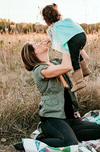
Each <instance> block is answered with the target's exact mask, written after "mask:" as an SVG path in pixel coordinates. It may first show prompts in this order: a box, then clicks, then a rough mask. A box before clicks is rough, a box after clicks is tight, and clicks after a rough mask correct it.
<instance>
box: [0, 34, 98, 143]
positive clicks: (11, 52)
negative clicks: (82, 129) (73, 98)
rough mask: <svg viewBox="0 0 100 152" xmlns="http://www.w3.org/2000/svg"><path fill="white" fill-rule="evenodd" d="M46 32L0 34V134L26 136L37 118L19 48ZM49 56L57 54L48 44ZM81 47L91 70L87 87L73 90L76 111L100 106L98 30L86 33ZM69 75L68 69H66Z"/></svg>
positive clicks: (34, 93) (37, 98)
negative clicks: (76, 100)
mask: <svg viewBox="0 0 100 152" xmlns="http://www.w3.org/2000/svg"><path fill="white" fill-rule="evenodd" d="M46 37H47V35H46V34H29V35H27V34H26V35H23V34H20V35H18V34H16V35H9V34H5V35H0V41H1V40H2V42H4V43H2V44H1V43H0V137H6V139H9V141H10V140H12V139H14V140H16V139H17V138H19V139H20V138H21V137H27V136H29V134H30V133H31V132H32V131H33V130H35V129H36V126H37V123H38V122H39V116H38V103H39V102H40V100H41V99H40V94H39V92H38V90H37V88H36V86H35V84H34V79H33V75H32V73H31V72H27V71H26V70H25V68H24V66H23V64H22V61H21V56H20V51H21V48H22V46H23V44H24V43H25V42H27V41H36V42H40V41H42V40H43V39H45V38H46ZM49 50H50V58H53V57H54V56H57V57H61V56H62V55H61V54H60V53H58V52H57V51H54V50H52V49H51V44H50V45H49ZM85 50H86V52H87V53H88V55H89V56H90V60H89V61H87V64H88V66H89V68H90V69H91V71H92V74H91V75H90V76H89V77H86V78H85V80H86V82H87V87H86V88H84V89H82V90H80V91H78V92H77V97H78V100H79V103H80V110H79V111H80V113H81V114H82V115H83V114H84V113H85V112H88V111H89V110H91V109H98V108H100V59H99V57H100V51H99V50H100V38H99V34H94V35H88V36H87V44H86V46H85ZM69 75H70V77H71V73H69Z"/></svg>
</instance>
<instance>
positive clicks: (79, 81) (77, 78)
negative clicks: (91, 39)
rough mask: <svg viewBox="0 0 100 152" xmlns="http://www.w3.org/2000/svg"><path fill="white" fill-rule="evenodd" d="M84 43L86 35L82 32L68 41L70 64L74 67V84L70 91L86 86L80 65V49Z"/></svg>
mask: <svg viewBox="0 0 100 152" xmlns="http://www.w3.org/2000/svg"><path fill="white" fill-rule="evenodd" d="M85 43H86V36H85V34H84V33H82V34H77V35H76V36H74V37H73V38H72V39H71V40H69V41H68V46H69V50H70V54H71V60H72V65H73V69H74V73H73V74H72V77H73V80H74V85H73V88H72V89H71V91H72V92H75V91H77V90H79V89H82V88H84V87H86V84H85V81H84V79H83V73H82V70H81V66H80V50H81V49H82V48H83V47H84V45H85Z"/></svg>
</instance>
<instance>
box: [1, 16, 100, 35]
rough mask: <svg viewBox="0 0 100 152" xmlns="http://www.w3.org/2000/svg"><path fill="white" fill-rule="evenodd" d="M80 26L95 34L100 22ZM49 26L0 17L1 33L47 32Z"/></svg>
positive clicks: (98, 29)
mask: <svg viewBox="0 0 100 152" xmlns="http://www.w3.org/2000/svg"><path fill="white" fill-rule="evenodd" d="M80 26H81V27H82V28H83V29H84V31H85V32H86V33H87V34H93V33H94V32H99V31H100V23H94V24H86V23H82V24H80ZM47 28H48V26H47V25H42V24H40V23H38V22H37V23H34V24H33V23H23V22H21V23H14V22H10V20H9V19H8V20H6V19H0V33H1V34H3V33H9V34H12V33H14V32H16V33H19V34H20V33H32V32H36V33H46V31H47Z"/></svg>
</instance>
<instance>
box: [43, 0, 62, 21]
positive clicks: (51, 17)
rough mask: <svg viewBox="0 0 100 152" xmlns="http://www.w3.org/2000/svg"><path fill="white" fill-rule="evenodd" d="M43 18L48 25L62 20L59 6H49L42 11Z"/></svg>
mask: <svg viewBox="0 0 100 152" xmlns="http://www.w3.org/2000/svg"><path fill="white" fill-rule="evenodd" d="M42 16H43V18H44V20H45V21H46V23H49V24H52V23H55V22H57V21H59V20H60V19H61V14H60V13H59V12H58V9H57V5H56V4H55V3H53V4H52V5H47V6H45V7H44V8H43V10H42Z"/></svg>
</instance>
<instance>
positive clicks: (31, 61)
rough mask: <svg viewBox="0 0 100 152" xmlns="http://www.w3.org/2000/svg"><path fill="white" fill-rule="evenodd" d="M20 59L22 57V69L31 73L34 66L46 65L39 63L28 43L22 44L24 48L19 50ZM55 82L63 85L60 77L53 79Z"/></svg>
mask: <svg viewBox="0 0 100 152" xmlns="http://www.w3.org/2000/svg"><path fill="white" fill-rule="evenodd" d="M21 57H22V61H23V63H24V67H25V68H26V69H27V70H28V71H32V70H33V68H34V66H36V65H38V64H46V62H43V61H40V60H39V59H38V58H37V57H36V54H35V51H34V47H33V46H32V44H31V43H30V42H27V43H26V44H24V46H23V47H22V50H21ZM54 81H55V82H60V83H61V85H63V83H62V81H61V79H60V77H59V76H58V77H55V79H54Z"/></svg>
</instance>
